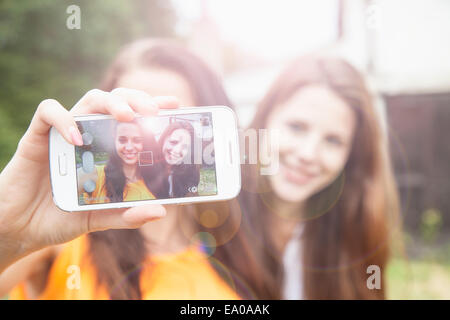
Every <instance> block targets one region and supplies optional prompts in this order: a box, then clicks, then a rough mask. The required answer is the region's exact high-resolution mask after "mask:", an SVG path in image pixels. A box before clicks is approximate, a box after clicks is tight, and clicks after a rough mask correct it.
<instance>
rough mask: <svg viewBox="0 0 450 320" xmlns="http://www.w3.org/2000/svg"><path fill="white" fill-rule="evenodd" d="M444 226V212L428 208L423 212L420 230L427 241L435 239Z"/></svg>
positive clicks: (430, 241)
mask: <svg viewBox="0 0 450 320" xmlns="http://www.w3.org/2000/svg"><path fill="white" fill-rule="evenodd" d="M441 227H442V213H441V212H440V211H439V210H437V209H427V210H426V211H425V212H424V213H423V214H422V221H421V225H420V229H421V230H420V231H421V235H422V239H423V240H424V241H425V242H426V243H432V242H434V241H435V239H436V237H437V236H438V234H439V232H440V230H441Z"/></svg>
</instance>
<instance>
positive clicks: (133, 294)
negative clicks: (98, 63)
mask: <svg viewBox="0 0 450 320" xmlns="http://www.w3.org/2000/svg"><path fill="white" fill-rule="evenodd" d="M133 66H137V67H140V68H145V67H161V68H164V69H168V70H171V71H174V72H176V73H178V74H180V75H181V76H183V77H184V78H185V79H186V80H187V82H188V83H189V85H190V87H191V90H192V92H193V93H194V99H195V103H196V104H197V105H226V106H230V107H231V103H230V101H229V99H228V97H227V96H226V94H225V92H224V90H223V87H222V85H221V82H220V80H219V79H218V77H217V76H216V75H215V74H214V73H213V72H212V71H211V70H210V69H209V68H208V67H207V66H206V64H205V63H204V62H203V61H202V60H201V59H199V58H198V57H196V56H195V55H193V54H192V53H190V52H189V51H188V50H186V49H184V48H182V47H179V46H178V45H174V44H171V43H166V42H162V43H160V42H155V41H152V40H141V41H138V42H136V43H133V44H130V45H128V46H126V47H125V48H124V49H123V50H122V51H121V52H120V53H119V55H118V57H117V59H116V61H115V62H114V63H113V64H112V66H111V68H110V69H109V71H108V72H107V75H106V78H105V81H104V82H103V86H102V89H103V90H107V91H110V90H112V89H114V88H115V86H116V84H117V83H118V80H119V79H120V77H121V76H122V75H123V74H124V73H125V72H127V71H128V70H129V69H130V68H132V67H133ZM236 205H237V203H236V202H235V201H234V202H221V203H209V204H200V205H186V206H183V207H182V210H183V213H182V214H181V215H180V216H179V217H181V218H186V219H189V220H190V222H192V221H193V222H194V223H195V222H196V221H198V217H199V216H200V215H201V214H202V213H203V212H205V211H206V210H212V211H214V212H215V213H216V214H217V215H218V216H219V219H220V220H221V221H223V223H222V225H221V226H220V227H218V228H213V229H212V228H207V227H205V226H204V225H202V224H200V223H197V224H196V225H195V227H194V228H195V232H199V231H204V232H209V233H210V234H212V235H213V236H214V237H215V239H216V242H217V248H216V250H215V252H214V254H213V255H212V256H211V258H210V262H211V264H212V266H213V267H214V268H215V269H216V270H217V271H218V273H219V274H220V275H221V276H223V278H224V279H225V280H226V281H227V282H228V283H230V285H232V286H234V287H235V289H236V290H237V292H238V294H240V295H242V296H244V297H253V296H254V292H265V289H264V277H265V275H263V274H262V273H261V272H263V271H264V269H263V268H261V267H260V266H259V265H258V263H257V261H259V259H256V258H255V256H254V255H253V254H254V250H253V249H252V247H251V245H250V244H249V243H248V242H247V241H246V238H245V237H244V236H243V234H242V233H241V232H237V230H238V229H239V226H240V223H241V216H240V211H239V210H238V209H239V208H238V206H237V208H236ZM179 225H180V226H183V225H184V224H183V223H180V224H179ZM230 238H232V240H230ZM89 253H90V258H91V259H92V261H93V264H94V266H95V268H96V270H97V278H98V281H99V283H100V284H103V285H105V286H106V288H107V290H108V291H109V293H110V297H111V298H112V299H140V298H141V291H140V286H139V276H140V266H141V263H142V262H143V260H144V259H145V257H146V256H147V255H148V250H147V248H146V247H145V245H144V240H143V237H142V235H141V233H140V231H139V230H107V231H101V232H94V233H91V234H89ZM221 264H223V265H224V266H225V267H226V270H227V272H225V273H224V269H223V268H219V267H218V266H219V265H221ZM230 281H231V282H230ZM249 288H250V289H249Z"/></svg>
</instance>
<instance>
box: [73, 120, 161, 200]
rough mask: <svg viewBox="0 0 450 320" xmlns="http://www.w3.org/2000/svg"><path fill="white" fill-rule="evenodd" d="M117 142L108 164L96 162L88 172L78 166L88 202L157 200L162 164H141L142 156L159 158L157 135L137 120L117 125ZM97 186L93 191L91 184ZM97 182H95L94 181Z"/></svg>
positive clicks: (115, 125) (79, 179) (79, 180)
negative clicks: (93, 168) (146, 154)
mask: <svg viewBox="0 0 450 320" xmlns="http://www.w3.org/2000/svg"><path fill="white" fill-rule="evenodd" d="M113 136H114V144H113V148H112V149H111V151H110V154H109V157H108V158H109V159H108V161H107V163H106V165H96V166H95V170H92V172H91V173H86V172H85V171H86V170H85V168H84V167H80V168H79V169H78V173H77V174H78V191H79V194H82V198H83V201H84V203H86V204H93V203H105V202H121V201H137V200H151V199H155V198H156V197H157V196H158V195H160V194H161V185H162V184H161V181H162V178H161V176H160V175H158V174H157V173H158V171H159V170H161V168H162V167H161V164H160V163H158V162H155V163H152V165H151V166H145V165H141V155H142V154H143V153H149V152H151V153H152V155H153V157H152V158H159V156H158V154H159V151H158V147H157V143H156V140H155V137H154V136H153V134H151V133H149V132H148V130H147V131H144V130H142V128H141V125H140V124H139V123H138V122H137V121H133V122H119V123H116V124H114V125H113ZM87 182H91V184H93V186H94V187H93V188H92V189H91V190H89V184H88V183H87ZM92 182H93V183H92Z"/></svg>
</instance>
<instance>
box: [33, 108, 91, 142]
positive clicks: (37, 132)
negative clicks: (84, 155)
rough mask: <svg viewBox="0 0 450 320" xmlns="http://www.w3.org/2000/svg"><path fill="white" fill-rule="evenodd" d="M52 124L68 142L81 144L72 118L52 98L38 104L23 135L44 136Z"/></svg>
mask: <svg viewBox="0 0 450 320" xmlns="http://www.w3.org/2000/svg"><path fill="white" fill-rule="evenodd" d="M52 126H53V127H55V128H56V130H58V132H59V133H60V134H61V135H62V136H63V137H64V139H65V140H66V141H67V142H68V143H70V144H74V145H78V146H81V145H83V139H82V137H81V134H80V131H79V130H78V127H77V125H76V123H75V120H74V118H73V117H72V115H71V114H70V113H69V111H67V110H66V109H65V108H64V107H63V106H62V105H61V104H60V103H59V102H58V101H56V100H54V99H46V100H44V101H42V102H41V103H40V104H39V106H38V108H37V110H36V113H35V114H34V116H33V119H32V120H31V124H30V127H29V129H28V130H27V133H26V135H25V136H26V137H36V136H41V137H45V138H46V137H47V136H48V133H49V130H50V128H51V127H52Z"/></svg>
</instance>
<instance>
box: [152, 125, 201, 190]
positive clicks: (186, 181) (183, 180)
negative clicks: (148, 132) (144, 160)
mask: <svg viewBox="0 0 450 320" xmlns="http://www.w3.org/2000/svg"><path fill="white" fill-rule="evenodd" d="M178 129H183V130H186V131H187V132H188V133H189V136H190V140H191V148H190V151H189V153H188V155H187V156H190V157H191V161H189V163H181V164H178V165H169V164H167V163H165V162H164V163H165V167H166V172H168V173H169V174H172V178H173V179H172V181H173V183H172V188H173V194H172V196H173V197H175V198H178V197H185V196H186V195H187V194H189V195H191V196H195V195H197V194H196V192H192V191H190V190H189V189H190V188H191V187H193V186H195V187H197V186H198V183H199V182H200V168H199V165H197V164H195V163H193V161H192V158H193V156H194V144H195V142H194V139H195V131H194V127H193V126H192V125H191V124H190V123H189V122H187V121H174V122H172V123H171V124H169V125H168V126H167V127H166V129H165V130H164V131H163V133H161V136H160V137H159V141H158V142H159V152H160V153H161V154H162V153H163V147H164V143H165V142H166V139H168V138H169V137H170V136H171V134H172V132H174V131H175V130H178ZM165 182H166V183H165V184H164V186H165V188H164V189H165V191H167V194H166V197H169V192H168V190H169V183H168V181H167V180H165Z"/></svg>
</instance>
